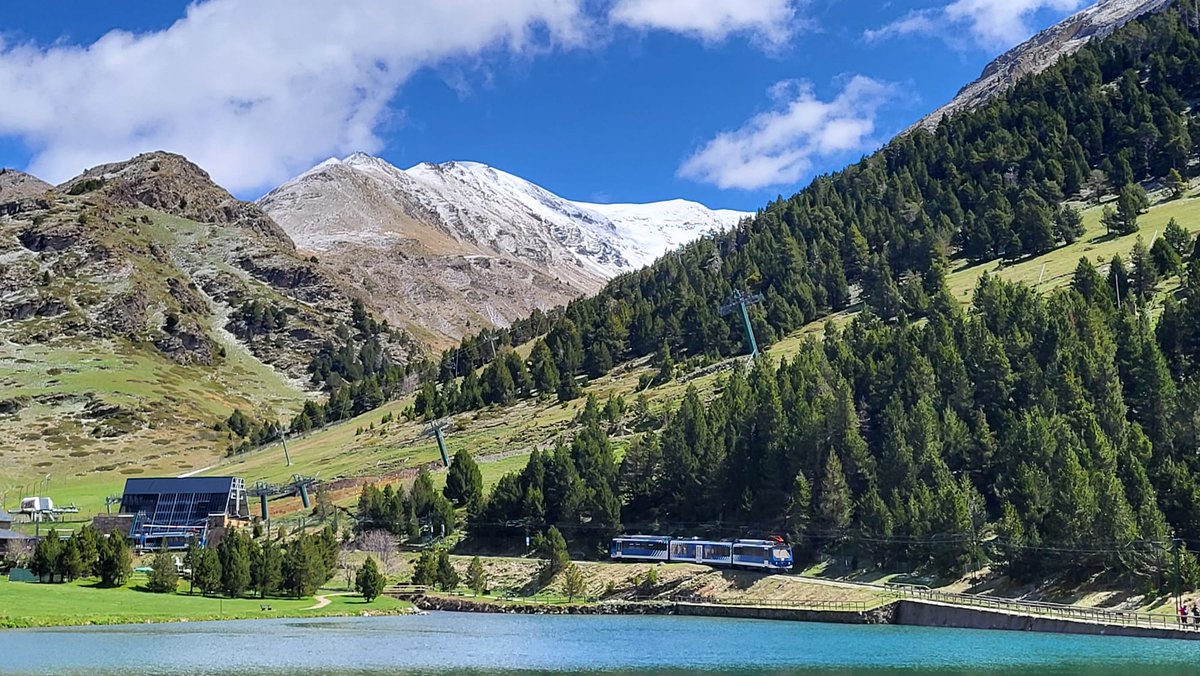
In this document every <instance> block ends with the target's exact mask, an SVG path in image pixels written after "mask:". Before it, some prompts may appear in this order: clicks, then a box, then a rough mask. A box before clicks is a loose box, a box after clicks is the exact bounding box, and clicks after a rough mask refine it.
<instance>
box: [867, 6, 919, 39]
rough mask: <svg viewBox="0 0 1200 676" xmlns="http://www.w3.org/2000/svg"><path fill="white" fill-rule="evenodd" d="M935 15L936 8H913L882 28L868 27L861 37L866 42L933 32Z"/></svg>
mask: <svg viewBox="0 0 1200 676" xmlns="http://www.w3.org/2000/svg"><path fill="white" fill-rule="evenodd" d="M937 15H938V12H937V11H936V10H935V11H930V10H915V11H912V12H909V13H908V14H906V15H904V16H903V17H901V18H899V19H897V20H895V21H893V22H891V23H889V24H888V25H886V26H883V27H882V28H875V29H871V28H868V29H867V30H865V31H863V37H864V38H866V39H867V42H877V41H880V40H886V39H888V38H894V37H897V36H901V35H913V34H929V33H934V32H936V31H937V30H938V21H937Z"/></svg>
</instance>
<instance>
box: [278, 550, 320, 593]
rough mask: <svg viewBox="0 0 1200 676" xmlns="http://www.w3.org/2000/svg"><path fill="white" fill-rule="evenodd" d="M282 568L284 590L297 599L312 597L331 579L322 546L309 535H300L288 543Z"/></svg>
mask: <svg viewBox="0 0 1200 676" xmlns="http://www.w3.org/2000/svg"><path fill="white" fill-rule="evenodd" d="M282 568H283V586H284V589H286V590H287V591H288V592H289V593H290V594H292V596H294V597H296V598H304V597H307V596H312V595H313V594H315V593H316V591H317V589H318V588H319V587H320V586H321V585H322V584H323V583H324V582H325V581H326V580H328V579H329V570H328V569H327V568H326V563H325V559H324V556H323V554H322V552H321V549H320V546H319V545H318V544H317V542H316V539H315V538H314V537H312V536H309V535H300V536H299V537H297V538H296V539H294V540H292V541H291V542H290V543H288V547H287V552H286V553H285V554H284V557H283V566H282Z"/></svg>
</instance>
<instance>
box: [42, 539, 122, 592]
mask: <svg viewBox="0 0 1200 676" xmlns="http://www.w3.org/2000/svg"><path fill="white" fill-rule="evenodd" d="M29 568H30V570H31V571H32V572H33V574H34V575H37V577H38V580H39V581H41V582H47V581H49V582H54V581H55V579H54V578H55V577H57V578H58V582H71V581H72V580H76V579H79V578H85V577H98V578H100V585H101V586H103V587H120V586H122V585H124V584H125V582H126V581H128V579H129V576H130V575H131V574H132V573H133V553H132V551H130V548H129V543H128V542H127V541H126V539H125V536H124V534H122V533H120V532H119V531H115V530H114V531H113V532H112V533H109V534H108V535H104V534H103V533H101V532H100V531H99V530H97V529H96V528H93V527H92V526H91V525H87V526H84V527H83V528H80V529H79V530H77V531H75V532H74V533H72V534H71V536H70V537H69V538H67V539H65V540H64V539H63V538H61V537H60V536H59V534H58V532H57V531H55V530H51V531H50V532H49V533H47V534H46V537H44V538H42V539H41V540H39V541H38V543H37V547H36V548H35V549H34V551H33V556H32V558H31V559H30V562H29Z"/></svg>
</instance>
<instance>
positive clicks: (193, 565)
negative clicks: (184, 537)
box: [183, 537, 202, 594]
mask: <svg viewBox="0 0 1200 676" xmlns="http://www.w3.org/2000/svg"><path fill="white" fill-rule="evenodd" d="M201 556H202V553H201V549H200V542H199V541H198V540H196V538H195V537H192V538H189V539H188V544H187V550H185V551H184V553H183V567H184V569H185V570H184V573H185V574H186V575H187V577H188V594H194V593H196V571H197V570H198V568H199V566H200V557H201Z"/></svg>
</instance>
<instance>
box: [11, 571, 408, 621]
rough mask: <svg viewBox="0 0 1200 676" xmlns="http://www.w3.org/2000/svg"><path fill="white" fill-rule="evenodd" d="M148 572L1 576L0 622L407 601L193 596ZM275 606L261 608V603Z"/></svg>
mask: <svg viewBox="0 0 1200 676" xmlns="http://www.w3.org/2000/svg"><path fill="white" fill-rule="evenodd" d="M145 581H146V578H145V577H144V576H134V579H133V581H132V582H130V586H127V587H121V588H118V589H102V588H99V587H96V586H95V581H94V580H83V581H77V582H73V583H70V584H37V583H30V582H8V581H0V628H13V627H39V626H65V625H82V624H141V623H146V622H178V621H191V622H197V621H203V620H236V619H258V618H268V617H325V616H338V615H358V614H360V613H363V612H371V613H390V612H396V611H399V610H402V609H405V608H408V607H409V604H408V603H405V602H403V601H398V600H396V599H393V598H391V597H387V596H382V597H380V598H377V599H375V600H374V601H373V602H371V603H364V602H363V599H362V597H361V596H328V594H332V593H336V592H320V593H325V594H326V595H327V596H326V597H327V598H328V599H329V605H327V606H325V607H324V608H321V609H319V610H308V609H309V608H311V607H312V606H313V605H316V603H317V602H316V601H314V600H313V599H311V598H307V599H292V598H268V599H266V600H259V599H249V598H243V599H229V598H220V597H203V596H200V595H199V594H196V595H195V596H189V595H188V594H187V593H186V592H187V584H186V583H185V582H184V581H182V580H181V581H180V585H179V589H180V592H181V593H179V594H154V593H151V592H148V591H143V590H142V589H141V588H140V586H141V585H143V584H145ZM264 604H265V605H270V606H271V610H263V609H262V606H263V605H264Z"/></svg>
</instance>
